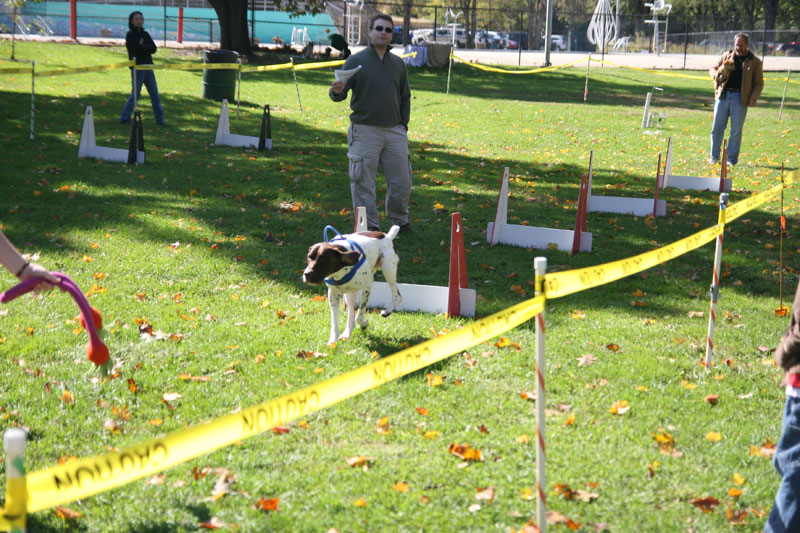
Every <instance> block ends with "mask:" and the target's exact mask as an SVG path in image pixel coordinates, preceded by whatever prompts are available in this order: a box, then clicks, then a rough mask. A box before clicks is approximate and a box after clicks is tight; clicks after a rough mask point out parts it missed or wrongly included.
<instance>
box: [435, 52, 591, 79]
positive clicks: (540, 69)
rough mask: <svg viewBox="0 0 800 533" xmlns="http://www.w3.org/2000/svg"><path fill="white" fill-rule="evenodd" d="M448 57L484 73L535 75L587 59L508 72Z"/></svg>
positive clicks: (454, 56) (456, 57)
mask: <svg viewBox="0 0 800 533" xmlns="http://www.w3.org/2000/svg"><path fill="white" fill-rule="evenodd" d="M450 56H451V57H452V58H453V59H458V60H459V61H461V62H462V63H464V64H465V65H467V66H470V67H474V68H477V69H479V70H485V71H486V72H498V73H500V74H536V73H538V72H546V71H548V70H557V69H561V68H566V67H571V66H572V65H575V64H577V63H580V62H582V61H586V59H587V57H588V56H587V57H582V58H580V59H578V60H577V61H573V62H572V63H567V64H565V65H555V66H552V67H540V68H535V69H528V70H508V69H502V68H497V67H490V66H488V65H482V64H480V63H470V62H469V61H467V60H466V59H463V58H460V57H458V56H457V55H455V54H454V53H452V51H451V52H450Z"/></svg>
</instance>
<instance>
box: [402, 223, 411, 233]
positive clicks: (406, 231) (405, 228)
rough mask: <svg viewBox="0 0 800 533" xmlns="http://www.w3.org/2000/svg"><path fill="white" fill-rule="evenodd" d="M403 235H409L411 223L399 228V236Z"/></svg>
mask: <svg viewBox="0 0 800 533" xmlns="http://www.w3.org/2000/svg"><path fill="white" fill-rule="evenodd" d="M403 233H411V222H406V223H405V224H403V225H402V226H400V234H401V235H402V234H403Z"/></svg>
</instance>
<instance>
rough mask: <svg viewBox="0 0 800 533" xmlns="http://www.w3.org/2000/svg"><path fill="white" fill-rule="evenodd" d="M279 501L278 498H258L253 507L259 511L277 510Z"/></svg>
mask: <svg viewBox="0 0 800 533" xmlns="http://www.w3.org/2000/svg"><path fill="white" fill-rule="evenodd" d="M280 502H281V499H280V498H259V499H258V501H257V502H256V503H255V506H254V507H255V508H256V509H258V510H259V511H279V510H280V509H278V504H279V503H280Z"/></svg>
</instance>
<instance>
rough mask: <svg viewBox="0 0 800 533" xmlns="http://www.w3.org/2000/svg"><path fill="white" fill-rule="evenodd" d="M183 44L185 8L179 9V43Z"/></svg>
mask: <svg viewBox="0 0 800 533" xmlns="http://www.w3.org/2000/svg"><path fill="white" fill-rule="evenodd" d="M182 42H183V8H182V7H179V8H178V43H179V44H180V43H182Z"/></svg>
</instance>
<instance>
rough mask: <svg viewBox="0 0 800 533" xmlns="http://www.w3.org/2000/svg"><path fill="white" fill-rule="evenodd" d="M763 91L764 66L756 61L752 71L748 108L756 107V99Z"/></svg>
mask: <svg viewBox="0 0 800 533" xmlns="http://www.w3.org/2000/svg"><path fill="white" fill-rule="evenodd" d="M763 89H764V65H763V63H761V61H757V64H756V68H755V70H754V71H753V91H752V92H751V93H750V107H753V106H754V105H756V102H758V97H759V96H761V91H762V90H763Z"/></svg>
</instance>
